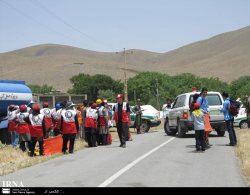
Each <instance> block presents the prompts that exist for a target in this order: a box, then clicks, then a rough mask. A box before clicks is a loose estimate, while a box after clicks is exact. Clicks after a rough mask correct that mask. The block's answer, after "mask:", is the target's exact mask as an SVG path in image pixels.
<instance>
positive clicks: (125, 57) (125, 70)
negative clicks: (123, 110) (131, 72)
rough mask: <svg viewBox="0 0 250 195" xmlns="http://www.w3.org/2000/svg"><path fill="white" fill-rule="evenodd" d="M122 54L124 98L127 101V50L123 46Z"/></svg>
mask: <svg viewBox="0 0 250 195" xmlns="http://www.w3.org/2000/svg"><path fill="white" fill-rule="evenodd" d="M123 55H124V99H125V102H128V79H127V52H126V49H125V48H123Z"/></svg>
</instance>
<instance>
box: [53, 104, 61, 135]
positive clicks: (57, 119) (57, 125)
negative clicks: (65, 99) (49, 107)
mask: <svg viewBox="0 0 250 195" xmlns="http://www.w3.org/2000/svg"><path fill="white" fill-rule="evenodd" d="M61 112H62V109H61V105H60V103H57V104H56V107H55V109H54V110H53V111H52V114H51V116H52V122H53V126H54V130H53V132H54V136H58V135H60V134H62V131H61Z"/></svg>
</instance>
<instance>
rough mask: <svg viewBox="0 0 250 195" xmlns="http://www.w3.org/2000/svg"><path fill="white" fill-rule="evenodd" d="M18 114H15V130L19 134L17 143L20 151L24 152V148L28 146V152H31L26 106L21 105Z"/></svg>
mask: <svg viewBox="0 0 250 195" xmlns="http://www.w3.org/2000/svg"><path fill="white" fill-rule="evenodd" d="M19 109H20V112H19V113H18V114H17V118H16V122H17V130H18V132H19V141H20V149H21V150H22V151H23V152H25V151H26V150H27V149H26V146H25V143H27V145H28V149H29V151H31V136H30V127H29V124H28V120H29V113H28V112H27V106H26V105H21V106H19Z"/></svg>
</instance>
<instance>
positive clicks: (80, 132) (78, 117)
mask: <svg viewBox="0 0 250 195" xmlns="http://www.w3.org/2000/svg"><path fill="white" fill-rule="evenodd" d="M76 112H77V120H78V125H79V132H78V135H77V138H80V137H81V134H82V128H83V126H82V124H83V121H82V112H81V106H77V107H76Z"/></svg>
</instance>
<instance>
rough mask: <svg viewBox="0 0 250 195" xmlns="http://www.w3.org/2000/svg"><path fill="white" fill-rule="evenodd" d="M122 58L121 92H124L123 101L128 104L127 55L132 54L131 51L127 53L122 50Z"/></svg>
mask: <svg viewBox="0 0 250 195" xmlns="http://www.w3.org/2000/svg"><path fill="white" fill-rule="evenodd" d="M116 54H118V52H116ZM122 54H123V56H124V87H123V91H124V101H125V102H128V79H127V70H128V67H127V54H133V51H131V52H127V51H126V49H125V48H123V52H122Z"/></svg>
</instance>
